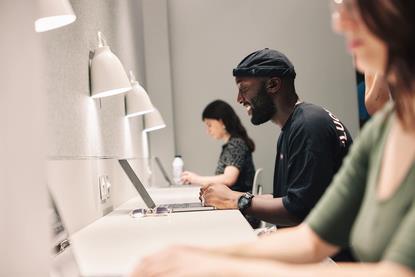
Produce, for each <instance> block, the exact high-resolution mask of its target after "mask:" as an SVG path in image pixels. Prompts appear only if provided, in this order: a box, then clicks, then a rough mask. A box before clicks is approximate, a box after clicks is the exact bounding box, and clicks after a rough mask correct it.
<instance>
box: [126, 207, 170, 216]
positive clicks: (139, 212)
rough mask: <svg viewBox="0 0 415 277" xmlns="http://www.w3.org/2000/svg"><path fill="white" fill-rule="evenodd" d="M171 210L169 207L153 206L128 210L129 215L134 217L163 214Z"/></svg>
mask: <svg viewBox="0 0 415 277" xmlns="http://www.w3.org/2000/svg"><path fill="white" fill-rule="evenodd" d="M171 212H172V210H171V209H169V208H166V207H155V208H148V209H145V208H138V209H134V210H132V211H131V212H130V216H131V217H134V218H140V217H147V216H163V215H168V214H170V213H171Z"/></svg>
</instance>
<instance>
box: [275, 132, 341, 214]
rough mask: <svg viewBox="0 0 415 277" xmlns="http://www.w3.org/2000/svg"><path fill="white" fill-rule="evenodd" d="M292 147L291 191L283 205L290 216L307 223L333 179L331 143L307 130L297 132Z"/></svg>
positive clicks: (292, 135)
mask: <svg viewBox="0 0 415 277" xmlns="http://www.w3.org/2000/svg"><path fill="white" fill-rule="evenodd" d="M288 143H289V149H288V151H289V155H288V157H289V160H288V173H287V182H288V184H287V187H288V190H287V195H286V196H284V197H283V199H282V201H283V204H284V207H285V208H286V209H287V210H288V211H289V212H290V213H292V214H294V215H295V216H297V217H298V218H299V219H304V218H305V217H306V216H307V215H308V213H309V212H310V210H311V209H312V208H313V207H314V205H315V204H316V203H317V201H318V200H319V199H320V197H321V196H322V195H323V193H324V191H325V190H326V188H327V186H328V185H329V184H330V182H331V180H332V178H333V174H334V172H333V171H334V170H333V167H334V161H333V158H332V157H333V153H332V150H331V149H330V145H331V143H330V142H329V141H327V138H326V140H324V138H322V136H321V135H320V134H319V133H318V132H313V131H310V130H307V129H306V128H305V127H304V126H298V127H296V128H293V130H292V132H291V135H290V137H289V142H288Z"/></svg>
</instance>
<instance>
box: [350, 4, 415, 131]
mask: <svg viewBox="0 0 415 277" xmlns="http://www.w3.org/2000/svg"><path fill="white" fill-rule="evenodd" d="M357 5H358V8H359V10H360V14H361V17H362V19H363V21H364V22H365V24H366V25H367V27H368V28H369V30H370V31H371V32H372V33H373V34H374V35H375V36H377V37H378V38H379V39H381V40H382V41H383V42H384V43H385V44H386V45H387V48H388V61H387V66H386V70H385V73H386V74H390V73H394V75H395V76H396V83H394V84H392V85H393V86H392V90H391V91H392V92H391V93H392V97H393V99H394V100H395V105H396V112H397V114H398V118H399V120H400V121H401V122H402V123H403V125H404V127H406V128H408V129H412V130H415V108H414V106H413V98H414V89H415V50H414V49H415V36H414V34H415V16H414V11H415V1H414V0H380V1H379V0H358V1H357Z"/></svg>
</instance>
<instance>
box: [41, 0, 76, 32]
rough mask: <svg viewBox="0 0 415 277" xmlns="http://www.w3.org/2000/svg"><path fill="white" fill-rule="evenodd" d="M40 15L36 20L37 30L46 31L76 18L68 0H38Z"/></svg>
mask: <svg viewBox="0 0 415 277" xmlns="http://www.w3.org/2000/svg"><path fill="white" fill-rule="evenodd" d="M38 6H39V15H38V17H37V19H36V20H35V31H36V32H45V31H49V30H52V29H56V28H59V27H62V26H65V25H68V24H71V23H72V22H74V21H75V20H76V15H75V14H74V12H73V9H72V6H71V4H70V3H69V1H68V0H38Z"/></svg>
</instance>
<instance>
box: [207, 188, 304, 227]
mask: <svg viewBox="0 0 415 277" xmlns="http://www.w3.org/2000/svg"><path fill="white" fill-rule="evenodd" d="M243 194H244V193H243V192H237V191H232V190H230V189H229V188H227V187H226V186H225V185H223V184H212V185H208V186H205V187H202V188H201V193H200V196H201V198H203V200H204V203H205V205H207V206H213V207H215V208H217V209H238V200H239V198H240V197H241V196H242V195H243ZM245 213H246V214H248V215H253V216H255V217H257V218H258V219H261V220H265V221H267V222H270V223H273V224H277V225H282V226H293V225H297V224H299V223H300V222H301V221H300V220H299V219H298V218H297V217H295V216H294V215H293V214H291V213H289V212H288V211H287V209H285V207H284V205H283V204H282V198H272V197H269V196H262V197H261V196H259V197H257V196H255V197H254V198H253V199H252V202H251V207H250V208H248V209H247V210H246V211H245Z"/></svg>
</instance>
